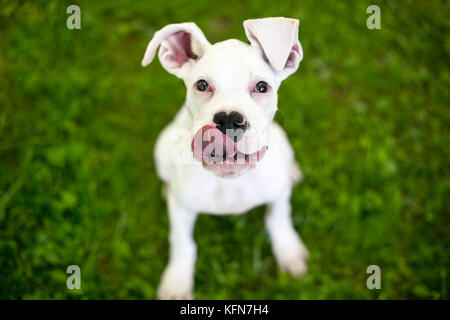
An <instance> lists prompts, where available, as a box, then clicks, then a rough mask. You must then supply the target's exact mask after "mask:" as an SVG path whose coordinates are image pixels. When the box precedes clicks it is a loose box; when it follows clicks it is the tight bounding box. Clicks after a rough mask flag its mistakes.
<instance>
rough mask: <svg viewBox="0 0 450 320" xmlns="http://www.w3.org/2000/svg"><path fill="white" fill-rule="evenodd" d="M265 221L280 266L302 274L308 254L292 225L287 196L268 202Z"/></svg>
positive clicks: (296, 273) (295, 273)
mask: <svg viewBox="0 0 450 320" xmlns="http://www.w3.org/2000/svg"><path fill="white" fill-rule="evenodd" d="M265 222H266V228H267V231H268V232H269V236H270V239H271V242H272V250H273V253H274V255H275V258H276V259H277V262H278V265H279V266H280V268H281V269H282V270H285V271H287V272H289V273H290V274H292V275H293V276H295V277H299V276H302V275H303V274H304V273H305V272H306V261H307V260H308V256H309V254H308V250H307V249H306V247H305V245H304V244H303V242H302V240H301V239H300V236H299V235H298V233H297V232H296V231H295V229H294V226H293V225H292V220H291V204H290V202H289V197H286V198H283V199H280V200H277V201H275V202H273V203H271V204H269V206H268V212H267V215H266V219H265Z"/></svg>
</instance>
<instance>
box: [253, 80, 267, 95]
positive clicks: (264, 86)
mask: <svg viewBox="0 0 450 320" xmlns="http://www.w3.org/2000/svg"><path fill="white" fill-rule="evenodd" d="M255 89H256V91H257V92H259V93H264V92H267V83H266V82H264V81H260V82H258V83H257V84H256V86H255Z"/></svg>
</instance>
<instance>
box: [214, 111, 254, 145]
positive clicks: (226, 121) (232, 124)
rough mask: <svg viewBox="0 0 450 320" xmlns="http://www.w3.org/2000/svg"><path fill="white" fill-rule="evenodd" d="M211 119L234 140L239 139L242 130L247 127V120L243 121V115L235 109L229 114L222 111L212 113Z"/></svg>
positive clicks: (242, 133) (242, 132)
mask: <svg viewBox="0 0 450 320" xmlns="http://www.w3.org/2000/svg"><path fill="white" fill-rule="evenodd" d="M213 121H214V123H215V124H216V128H217V129H219V130H220V131H222V133H223V134H226V135H227V136H229V137H230V138H232V139H234V142H237V141H239V140H240V139H241V138H242V136H243V135H244V131H245V130H247V129H248V128H249V124H248V122H247V121H245V122H244V116H243V115H242V114H240V113H239V112H236V111H232V112H231V113H229V114H227V113H226V112H224V111H221V112H218V113H216V114H215V115H214V118H213ZM237 129H240V130H237Z"/></svg>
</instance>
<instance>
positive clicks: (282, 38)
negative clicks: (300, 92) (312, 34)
mask: <svg viewBox="0 0 450 320" xmlns="http://www.w3.org/2000/svg"><path fill="white" fill-rule="evenodd" d="M298 26H299V21H298V20H297V19H290V18H282V17H279V18H263V19H251V20H246V21H244V29H245V34H246V35H247V38H248V40H250V43H251V45H252V46H255V47H259V48H260V49H261V50H262V54H263V56H264V59H265V60H266V61H267V62H268V64H269V65H270V66H271V67H272V69H273V70H274V71H275V73H276V75H277V76H278V78H279V79H280V81H281V80H284V79H286V78H287V77H288V76H290V75H291V74H292V73H294V72H295V71H296V70H297V69H298V66H299V64H300V61H301V60H302V58H303V49H302V46H301V44H300V41H299V40H298Z"/></svg>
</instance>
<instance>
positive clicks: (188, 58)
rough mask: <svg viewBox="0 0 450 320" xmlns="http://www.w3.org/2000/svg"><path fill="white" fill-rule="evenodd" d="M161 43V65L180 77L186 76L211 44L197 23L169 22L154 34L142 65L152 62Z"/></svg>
mask: <svg viewBox="0 0 450 320" xmlns="http://www.w3.org/2000/svg"><path fill="white" fill-rule="evenodd" d="M160 45H161V47H160V49H159V54H158V56H159V61H160V62H161V65H162V66H163V67H164V69H166V70H167V71H168V72H170V73H172V74H174V75H176V76H177V77H178V78H184V77H185V76H186V74H187V73H188V72H189V71H190V69H191V68H192V67H193V66H194V65H195V63H196V62H197V60H198V59H200V58H201V56H202V55H203V53H204V51H205V48H206V47H209V46H210V45H211V44H210V43H209V42H208V40H206V38H205V36H204V35H203V32H202V31H201V30H200V29H199V27H197V25H196V24H195V23H192V22H186V23H180V24H169V25H167V26H165V27H164V28H162V29H161V30H159V31H157V32H155V34H154V35H153V38H152V40H151V41H150V43H149V44H148V46H147V50H146V51H145V55H144V59H142V66H144V67H145V66H147V65H148V64H150V62H152V60H153V58H154V57H155V54H156V49H158V46H160Z"/></svg>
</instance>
